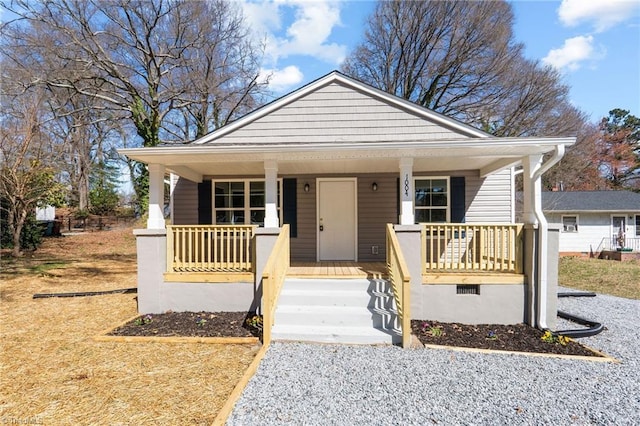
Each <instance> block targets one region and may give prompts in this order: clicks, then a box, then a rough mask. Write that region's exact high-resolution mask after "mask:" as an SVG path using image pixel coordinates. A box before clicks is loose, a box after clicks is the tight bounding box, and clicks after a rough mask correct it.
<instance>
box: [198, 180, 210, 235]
mask: <svg viewBox="0 0 640 426" xmlns="http://www.w3.org/2000/svg"><path fill="white" fill-rule="evenodd" d="M211 201H212V200H211V181H210V180H205V181H203V182H202V183H199V184H198V225H211V224H212V223H213V216H212V214H211V212H212V210H213V204H212V203H211Z"/></svg>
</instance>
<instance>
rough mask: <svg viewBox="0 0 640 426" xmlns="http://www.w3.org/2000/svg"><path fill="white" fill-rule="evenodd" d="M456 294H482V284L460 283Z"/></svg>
mask: <svg viewBox="0 0 640 426" xmlns="http://www.w3.org/2000/svg"><path fill="white" fill-rule="evenodd" d="M456 294H480V286H479V285H477V284H458V285H457V286H456Z"/></svg>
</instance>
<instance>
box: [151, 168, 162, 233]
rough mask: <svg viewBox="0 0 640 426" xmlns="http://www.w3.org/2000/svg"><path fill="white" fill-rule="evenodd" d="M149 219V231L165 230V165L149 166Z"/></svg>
mask: <svg viewBox="0 0 640 426" xmlns="http://www.w3.org/2000/svg"><path fill="white" fill-rule="evenodd" d="M148 167H149V219H147V229H164V228H165V223H164V214H163V207H164V165H163V164H149V166H148Z"/></svg>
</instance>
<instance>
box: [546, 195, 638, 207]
mask: <svg viewBox="0 0 640 426" xmlns="http://www.w3.org/2000/svg"><path fill="white" fill-rule="evenodd" d="M542 210H543V211H546V212H622V211H624V212H630V211H637V212H640V194H637V193H635V192H631V191H569V192H543V193H542Z"/></svg>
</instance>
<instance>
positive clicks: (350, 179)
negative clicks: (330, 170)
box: [316, 177, 358, 262]
mask: <svg viewBox="0 0 640 426" xmlns="http://www.w3.org/2000/svg"><path fill="white" fill-rule="evenodd" d="M341 181H348V182H353V185H354V189H355V191H354V200H353V201H354V208H353V214H354V222H353V223H354V228H355V229H354V230H353V234H354V237H355V241H354V247H353V251H354V253H353V259H354V262H357V261H358V178H357V177H318V178H316V262H320V183H321V182H341ZM336 208H337V207H336Z"/></svg>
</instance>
